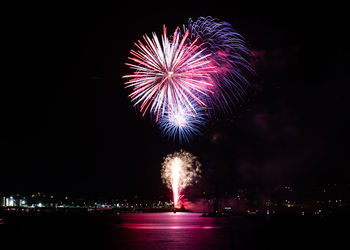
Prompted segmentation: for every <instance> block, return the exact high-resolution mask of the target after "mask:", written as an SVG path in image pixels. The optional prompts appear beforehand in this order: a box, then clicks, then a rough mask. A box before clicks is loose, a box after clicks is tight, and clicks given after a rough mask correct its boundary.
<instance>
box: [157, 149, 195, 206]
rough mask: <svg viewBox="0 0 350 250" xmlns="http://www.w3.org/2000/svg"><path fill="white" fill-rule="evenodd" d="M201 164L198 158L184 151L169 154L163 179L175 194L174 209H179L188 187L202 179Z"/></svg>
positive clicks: (163, 169)
mask: <svg viewBox="0 0 350 250" xmlns="http://www.w3.org/2000/svg"><path fill="white" fill-rule="evenodd" d="M200 167H201V163H200V162H199V161H198V160H197V157H196V156H193V155H192V154H191V153H189V152H186V151H184V150H180V152H175V153H173V154H169V155H167V156H166V157H165V159H164V161H163V163H162V169H161V178H162V182H163V183H164V184H165V185H167V187H168V188H169V189H171V190H172V192H173V201H174V207H178V205H179V201H180V200H181V198H182V197H183V195H182V192H183V191H184V190H185V188H186V187H188V186H190V185H193V184H194V183H197V182H198V180H199V178H200V177H201V170H200Z"/></svg>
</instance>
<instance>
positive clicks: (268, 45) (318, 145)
mask: <svg viewBox="0 0 350 250" xmlns="http://www.w3.org/2000/svg"><path fill="white" fill-rule="evenodd" d="M215 2H216V1H215ZM342 9H344V8H342V6H326V5H325V6H312V5H310V6H304V5H301V4H294V5H290V6H288V5H284V4H283V5H282V4H281V5H278V6H275V5H265V4H263V3H261V4H259V5H254V4H252V3H251V4H247V5H236V4H227V3H219V2H217V3H216V5H209V4H205V3H204V2H202V3H201V4H192V5H188V4H186V5H184V4H177V5H176V6H170V5H169V6H166V5H139V4H138V3H137V2H133V3H130V4H129V5H125V6H114V7H109V8H105V9H103V8H100V7H97V6H79V7H77V8H76V7H74V8H73V7H72V6H54V5H52V6H33V5H30V6H29V5H28V6H11V7H6V8H3V12H5V17H4V21H3V22H2V26H3V29H2V41H3V42H5V45H2V61H3V63H4V64H5V67H4V66H3V75H2V80H1V90H0V95H1V98H0V101H1V105H0V112H1V118H0V119H1V120H0V121H1V130H0V131H1V132H0V193H11V192H19V193H30V192H38V191H41V192H53V193H62V194H64V193H69V194H70V193H72V194H77V195H86V196H91V197H95V196H108V197H124V196H131V195H141V196H144V197H153V196H158V195H164V194H165V195H166V194H167V193H168V191H167V189H166V188H165V187H164V186H163V185H162V183H161V180H160V168H161V162H162V160H163V157H165V156H166V155H167V154H169V153H172V152H174V151H176V150H179V149H181V148H183V149H186V150H188V151H190V152H191V153H193V154H194V155H196V156H198V158H199V160H200V161H201V162H202V163H203V172H204V176H205V178H204V179H203V183H202V186H200V188H203V187H204V186H206V181H208V183H212V179H216V180H217V179H219V180H220V183H221V184H222V188H223V189H225V190H232V189H233V188H235V187H239V186H251V185H257V186H260V187H270V186H274V185H278V184H292V185H304V184H309V183H327V182H333V183H339V182H349V181H350V177H349V176H350V175H349V174H350V171H349V164H348V159H347V152H346V143H347V139H346V133H347V129H348V126H347V123H348V122H347V121H348V115H349V114H348V110H347V102H348V100H347V98H346V95H348V93H349V86H348V83H349V81H348V79H349V78H348V69H347V66H348V65H347V64H348V57H347V56H346V55H345V54H346V53H348V49H349V48H348V43H346V42H345V38H344V37H345V35H346V32H347V28H346V29H345V28H344V27H343V25H344V24H345V21H344V20H345V19H346V18H345V17H346V14H345V11H343V10H342ZM199 16H213V17H217V18H219V19H220V20H224V21H227V22H229V23H231V24H232V25H233V27H234V29H235V30H236V31H238V32H239V33H240V34H242V35H243V36H244V37H245V38H246V40H247V43H248V46H249V48H250V49H251V50H252V51H253V53H254V55H255V56H256V57H255V58H256V59H255V62H254V65H255V66H256V76H255V77H254V78H253V79H252V85H253V87H254V91H253V93H251V94H250V95H249V96H248V97H247V101H246V103H245V104H244V105H242V106H241V107H236V111H235V112H234V113H233V114H232V115H229V116H226V117H225V118H222V117H218V118H220V119H218V120H217V121H215V120H214V121H212V122H211V123H210V124H208V126H207V127H206V129H205V130H204V133H203V135H202V136H198V137H195V138H194V140H193V141H192V142H191V143H190V144H184V145H179V143H177V142H172V141H169V140H168V139H167V138H166V137H164V136H163V135H162V134H161V133H160V131H159V130H158V128H157V126H156V125H155V124H154V123H153V122H152V121H151V120H150V119H149V117H141V115H140V114H139V113H138V112H137V111H136V109H135V108H134V107H133V105H132V104H131V102H130V100H129V99H128V96H127V95H128V93H129V90H128V89H124V86H123V80H122V79H121V77H122V75H124V74H126V73H127V72H129V71H128V68H127V67H126V66H125V65H124V63H125V62H126V58H127V56H128V54H129V50H130V49H131V48H133V43H134V41H136V40H137V39H140V38H141V37H142V35H143V34H145V33H147V34H150V33H151V32H153V31H156V32H158V33H159V32H161V29H162V25H163V24H166V25H167V26H168V29H169V31H170V30H173V29H175V28H176V26H178V25H179V26H181V25H182V24H184V23H186V22H187V19H188V18H190V17H191V18H193V19H196V18H198V17H199ZM209 186H210V185H209V184H208V187H209Z"/></svg>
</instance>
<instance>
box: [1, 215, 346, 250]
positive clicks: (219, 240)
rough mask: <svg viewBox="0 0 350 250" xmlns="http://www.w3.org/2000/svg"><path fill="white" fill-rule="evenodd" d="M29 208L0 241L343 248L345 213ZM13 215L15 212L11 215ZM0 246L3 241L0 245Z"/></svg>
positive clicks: (66, 245)
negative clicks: (256, 214) (272, 214)
mask: <svg viewBox="0 0 350 250" xmlns="http://www.w3.org/2000/svg"><path fill="white" fill-rule="evenodd" d="M114 215H115V214H112V213H110V214H105V213H97V214H74V213H67V214H45V213H44V214H41V215H40V214H35V215H34V214H33V215H31V216H30V217H28V218H27V219H26V220H25V218H24V217H23V218H22V217H18V215H14V216H15V217H16V218H17V220H14V221H16V222H17V224H13V225H12V226H6V225H5V224H6V223H5V222H4V224H3V225H0V241H1V242H13V243H14V244H13V246H14V247H15V248H11V249H28V247H29V246H35V249H50V250H51V249H60V250H62V249H65V250H66V249H96V250H104V249H113V250H115V249H190V250H195V249H215V250H218V249H235V250H238V249H259V250H262V249H269V250H271V249H278V250H281V249H293V250H295V249H317V250H320V249H327V250H329V249H341V248H340V246H342V245H343V244H344V243H347V239H348V236H347V234H348V232H347V230H343V229H342V228H344V227H345V226H348V225H349V223H350V218H349V217H347V218H346V217H344V216H341V217H339V218H338V217H335V218H332V217H330V218H320V217H306V216H299V217H298V216H292V215H289V216H280V217H279V216H277V217H270V218H269V219H266V217H264V216H262V217H246V216H229V217H224V218H218V219H216V218H210V217H201V214H198V213H176V214H174V213H135V214H131V213H130V214H128V213H127V214H124V213H122V214H120V217H121V221H122V223H121V224H115V221H116V217H115V216H114ZM13 219H15V218H13ZM0 249H2V248H1V245H0Z"/></svg>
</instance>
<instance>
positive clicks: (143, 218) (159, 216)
mask: <svg viewBox="0 0 350 250" xmlns="http://www.w3.org/2000/svg"><path fill="white" fill-rule="evenodd" d="M122 221H123V223H122V224H121V225H120V228H121V229H220V228H222V227H223V226H222V225H213V223H214V222H215V219H214V218H203V217H200V214H197V213H175V214H174V213H149V214H124V215H122Z"/></svg>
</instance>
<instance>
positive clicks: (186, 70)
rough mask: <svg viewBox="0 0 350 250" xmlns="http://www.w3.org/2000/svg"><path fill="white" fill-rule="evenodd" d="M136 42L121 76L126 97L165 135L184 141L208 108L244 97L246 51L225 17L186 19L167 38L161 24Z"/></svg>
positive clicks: (197, 131)
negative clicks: (158, 31) (125, 72)
mask: <svg viewBox="0 0 350 250" xmlns="http://www.w3.org/2000/svg"><path fill="white" fill-rule="evenodd" d="M135 46H136V48H137V49H136V50H131V51H130V54H131V56H130V57H128V59H129V60H130V62H128V63H126V65H127V66H129V67H130V68H131V69H132V70H133V71H134V72H133V74H129V75H124V76H123V78H124V79H127V81H126V82H125V85H126V87H127V88H132V92H131V94H130V95H129V97H130V98H131V100H132V102H133V103H134V106H138V107H139V109H140V112H141V113H142V116H144V115H145V114H146V113H147V112H149V113H150V115H151V117H154V118H155V121H156V122H157V123H158V124H159V126H160V128H161V130H162V132H163V133H164V134H166V135H168V136H169V137H171V138H173V139H175V138H178V139H179V140H180V141H181V140H182V139H184V141H189V140H190V138H191V137H193V136H194V135H197V134H200V131H201V127H202V126H204V124H205V122H204V118H209V117H210V114H211V113H212V112H216V111H219V112H222V113H227V112H230V111H231V109H232V106H234V105H235V104H237V103H240V102H243V101H244V97H245V96H246V89H247V87H249V84H248V81H247V79H246V77H245V73H247V72H250V71H251V67H250V64H249V62H248V58H249V55H250V51H249V50H248V49H247V47H246V45H245V42H244V39H243V37H242V36H241V35H240V34H238V33H236V32H235V31H234V30H233V29H232V27H231V25H230V24H228V23H227V22H220V21H218V20H217V19H215V18H212V17H200V18H198V19H197V20H196V21H193V20H192V19H189V21H188V25H187V26H184V28H183V29H182V30H180V29H179V28H176V30H175V32H174V34H173V35H172V36H170V37H169V38H168V36H167V29H166V27H165V25H164V26H163V34H162V35H161V36H160V38H158V36H157V35H156V34H155V33H152V36H151V37H149V36H148V35H144V36H143V41H140V40H138V41H137V42H136V43H135Z"/></svg>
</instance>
